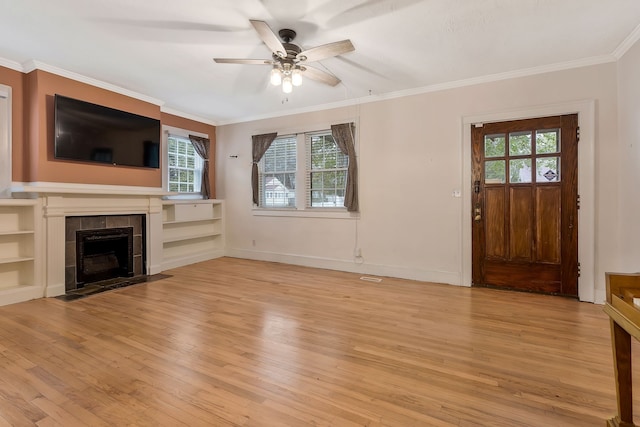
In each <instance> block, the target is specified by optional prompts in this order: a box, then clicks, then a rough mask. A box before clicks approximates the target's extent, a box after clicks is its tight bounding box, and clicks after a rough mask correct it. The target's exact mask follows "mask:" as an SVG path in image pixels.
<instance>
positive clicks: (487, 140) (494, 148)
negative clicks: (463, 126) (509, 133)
mask: <svg viewBox="0 0 640 427" xmlns="http://www.w3.org/2000/svg"><path fill="white" fill-rule="evenodd" d="M505 139H506V137H505V134H503V133H501V134H498V135H485V137H484V156H485V157H504V142H505Z"/></svg>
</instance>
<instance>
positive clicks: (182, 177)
mask: <svg viewBox="0 0 640 427" xmlns="http://www.w3.org/2000/svg"><path fill="white" fill-rule="evenodd" d="M202 164H203V162H202V159H201V158H200V156H199V155H198V154H197V153H196V151H195V150H194V148H193V145H192V144H191V141H189V138H186V137H182V136H176V135H171V134H170V135H169V136H168V138H167V165H168V167H167V173H168V181H167V182H168V186H167V189H168V190H169V191H175V192H178V193H186V194H189V193H200V185H201V181H202Z"/></svg>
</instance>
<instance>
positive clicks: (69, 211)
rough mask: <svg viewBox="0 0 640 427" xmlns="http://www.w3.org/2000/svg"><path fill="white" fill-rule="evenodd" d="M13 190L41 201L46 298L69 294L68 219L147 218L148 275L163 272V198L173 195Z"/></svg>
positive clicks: (53, 187) (135, 190) (54, 187)
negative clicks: (95, 216) (93, 216)
mask: <svg viewBox="0 0 640 427" xmlns="http://www.w3.org/2000/svg"><path fill="white" fill-rule="evenodd" d="M12 187H13V188H12V189H13V190H14V191H13V196H14V197H16V198H37V199H40V200H41V206H42V230H43V234H44V238H43V239H42V242H43V245H42V248H41V250H42V252H41V254H40V255H41V257H42V258H41V259H43V260H45V262H44V263H42V264H43V269H44V271H43V275H42V277H43V279H44V296H46V297H52V296H58V295H63V294H64V293H65V233H66V230H65V218H66V217H68V216H89V215H135V214H144V215H145V219H146V222H145V227H146V248H147V249H146V260H145V264H146V266H147V271H146V274H157V273H160V272H161V271H162V198H163V197H165V196H167V195H169V194H171V193H167V192H166V191H163V190H162V189H156V188H146V187H125V186H105V185H86V184H56V183H29V184H25V185H14V186H12Z"/></svg>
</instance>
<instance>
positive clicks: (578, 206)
mask: <svg viewBox="0 0 640 427" xmlns="http://www.w3.org/2000/svg"><path fill="white" fill-rule="evenodd" d="M576 208H577V209H580V195H579V194H578V197H576Z"/></svg>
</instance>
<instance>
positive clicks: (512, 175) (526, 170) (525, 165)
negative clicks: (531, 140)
mask: <svg viewBox="0 0 640 427" xmlns="http://www.w3.org/2000/svg"><path fill="white" fill-rule="evenodd" d="M509 180H510V182H512V183H518V182H521V183H522V182H531V159H512V160H509Z"/></svg>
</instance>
